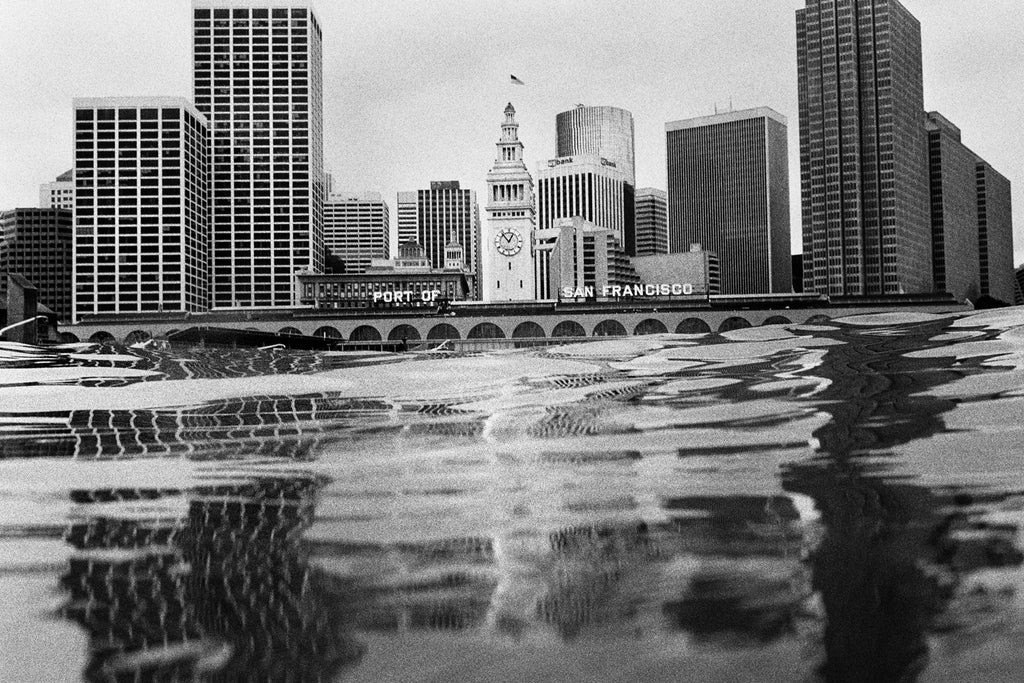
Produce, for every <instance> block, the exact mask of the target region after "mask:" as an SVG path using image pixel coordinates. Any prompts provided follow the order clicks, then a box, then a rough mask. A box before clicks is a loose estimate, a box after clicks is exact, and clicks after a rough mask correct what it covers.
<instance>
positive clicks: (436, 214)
mask: <svg viewBox="0 0 1024 683" xmlns="http://www.w3.org/2000/svg"><path fill="white" fill-rule="evenodd" d="M413 202H415V203H413ZM414 207H415V208H414ZM413 216H415V222H413ZM403 219H404V223H403ZM398 221H399V233H398V241H399V244H405V243H407V242H419V244H420V246H422V247H423V249H424V251H425V252H426V257H427V258H428V259H429V260H430V267H431V268H444V267H445V247H446V246H448V244H450V243H451V242H453V241H454V242H457V243H458V244H460V245H462V247H463V249H464V250H465V252H464V253H465V255H466V259H467V261H468V263H467V264H466V266H467V269H468V270H469V271H470V273H471V274H472V275H473V278H471V279H473V280H474V286H473V292H472V298H473V299H480V298H481V296H482V293H481V292H480V284H479V277H476V276H477V274H478V273H480V260H481V256H480V210H479V206H478V205H477V201H476V192H475V191H474V190H465V189H462V188H461V187H460V186H459V181H457V180H450V181H433V182H431V183H430V189H429V190H417V191H415V192H399V193H398ZM413 225H415V228H413ZM403 228H404V233H403ZM414 229H415V233H413V230H414ZM409 237H411V238H412V239H408V238H409Z"/></svg>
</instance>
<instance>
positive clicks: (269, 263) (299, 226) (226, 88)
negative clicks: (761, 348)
mask: <svg viewBox="0 0 1024 683" xmlns="http://www.w3.org/2000/svg"><path fill="white" fill-rule="evenodd" d="M192 5H193V8H192V17H193V23H192V27H193V40H194V42H193V58H194V61H193V81H192V84H193V93H194V98H195V104H196V108H197V109H198V110H199V111H200V112H202V113H203V115H204V116H206V117H207V119H208V120H209V124H210V131H211V136H212V139H211V141H210V144H211V145H212V152H211V159H210V162H211V165H212V166H211V180H212V186H211V188H210V189H211V193H212V198H213V218H212V243H211V249H210V263H211V276H212V292H211V295H212V297H211V304H212V307H213V308H233V307H242V308H246V307H255V306H260V307H264V306H275V307H276V306H290V305H292V304H293V303H294V302H293V298H292V297H293V277H294V274H295V273H296V272H297V271H300V270H312V271H314V272H320V271H322V270H323V267H324V226H323V202H324V199H325V193H324V167H323V73H322V72H323V59H322V32H321V26H320V23H319V21H318V20H317V16H316V13H315V12H314V11H313V4H312V0H193V3H192Z"/></svg>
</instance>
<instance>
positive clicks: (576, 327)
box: [551, 320, 587, 337]
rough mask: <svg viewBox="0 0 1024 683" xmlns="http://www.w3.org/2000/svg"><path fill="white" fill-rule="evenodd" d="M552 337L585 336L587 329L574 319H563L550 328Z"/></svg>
mask: <svg viewBox="0 0 1024 683" xmlns="http://www.w3.org/2000/svg"><path fill="white" fill-rule="evenodd" d="M551 336H552V337H586V336H587V331H586V330H585V329H583V325H580V324H579V323H578V322H576V321H575V320H563V321H562V322H560V323H558V324H557V325H555V329H553V330H551Z"/></svg>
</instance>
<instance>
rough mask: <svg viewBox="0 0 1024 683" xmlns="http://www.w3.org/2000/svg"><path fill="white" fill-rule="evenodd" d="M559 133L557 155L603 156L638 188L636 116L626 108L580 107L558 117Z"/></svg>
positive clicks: (557, 128) (631, 184)
mask: <svg viewBox="0 0 1024 683" xmlns="http://www.w3.org/2000/svg"><path fill="white" fill-rule="evenodd" d="M555 133H556V137H557V149H556V152H555V154H556V155H557V156H559V157H576V156H592V157H598V158H602V157H603V158H605V159H608V160H609V161H611V162H613V163H614V164H615V166H616V168H618V169H619V170H620V171H622V172H623V174H625V178H626V182H627V183H628V184H629V186H630V187H632V188H635V187H636V173H635V168H636V161H635V158H634V151H633V150H634V132H633V115H632V114H630V113H629V112H628V111H626V110H625V109H620V108H619V107H588V106H586V105H583V104H579V105H576V107H574V108H573V109H570V110H569V111H563V112H562V113H560V114H558V115H557V116H555Z"/></svg>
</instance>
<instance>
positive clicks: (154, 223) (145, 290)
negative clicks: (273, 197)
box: [72, 97, 210, 320]
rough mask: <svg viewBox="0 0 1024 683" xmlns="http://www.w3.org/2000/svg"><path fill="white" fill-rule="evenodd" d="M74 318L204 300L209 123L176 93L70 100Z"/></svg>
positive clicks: (187, 307) (184, 306) (180, 307)
mask: <svg viewBox="0 0 1024 683" xmlns="http://www.w3.org/2000/svg"><path fill="white" fill-rule="evenodd" d="M74 110H75V124H74V125H75V184H76V187H75V213H74V222H75V234H74V260H75V267H74V290H73V303H72V305H73V309H74V313H73V315H74V318H75V319H76V320H77V319H80V318H81V317H82V316H83V315H89V314H121V313H143V312H157V311H204V310H206V309H207V308H208V307H209V301H210V292H209V257H210V251H209V245H210V205H209V183H208V178H209V164H208V153H209V127H208V125H207V121H206V117H205V116H203V114H202V113H200V112H199V111H198V110H197V109H196V108H195V107H193V106H192V105H191V104H190V103H189V102H188V101H186V100H184V99H182V98H179V97H126V98H76V99H75V100H74Z"/></svg>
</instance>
